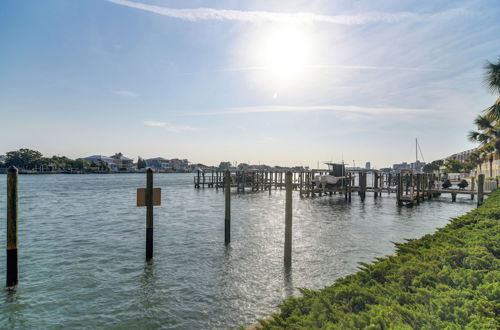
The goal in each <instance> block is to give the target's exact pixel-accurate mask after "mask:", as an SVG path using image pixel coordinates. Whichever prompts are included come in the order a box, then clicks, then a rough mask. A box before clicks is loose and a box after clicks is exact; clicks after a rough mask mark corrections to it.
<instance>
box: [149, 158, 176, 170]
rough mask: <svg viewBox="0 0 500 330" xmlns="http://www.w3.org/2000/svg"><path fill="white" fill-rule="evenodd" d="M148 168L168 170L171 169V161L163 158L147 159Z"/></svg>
mask: <svg viewBox="0 0 500 330" xmlns="http://www.w3.org/2000/svg"><path fill="white" fill-rule="evenodd" d="M145 162H146V167H150V168H152V169H155V170H167V169H169V168H170V160H168V159H165V158H163V157H156V158H150V159H146V160H145Z"/></svg>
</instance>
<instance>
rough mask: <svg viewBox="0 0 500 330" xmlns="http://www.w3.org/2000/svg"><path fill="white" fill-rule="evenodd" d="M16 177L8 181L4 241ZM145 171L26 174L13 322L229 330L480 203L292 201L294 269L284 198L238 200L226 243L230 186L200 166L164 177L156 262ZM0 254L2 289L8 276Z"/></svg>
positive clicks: (2, 315)
mask: <svg viewBox="0 0 500 330" xmlns="http://www.w3.org/2000/svg"><path fill="white" fill-rule="evenodd" d="M5 184H6V177H5V176H4V175H2V176H0V220H1V221H0V245H1V246H5V215H6V209H5V204H6V196H5V194H6V189H5ZM143 186H145V175H144V174H123V175H40V176H20V189H21V192H20V200H21V202H20V208H21V213H20V227H19V241H20V244H19V245H20V247H19V257H20V266H19V268H20V286H19V288H18V290H17V292H15V293H10V292H8V291H7V290H0V299H1V301H2V303H1V304H0V328H39V329H40V328H56V329H57V328H67V327H73V328H142V329H149V328H158V327H162V328H170V329H219V328H233V327H238V326H241V325H249V324H252V323H254V322H255V320H256V319H257V318H263V317H265V316H266V315H268V314H270V313H273V312H275V311H277V305H278V304H279V303H280V302H281V301H283V299H285V298H287V297H289V296H291V295H298V294H299V293H298V291H297V288H300V287H306V288H312V289H318V288H322V287H324V286H326V285H330V284H332V283H333V282H334V280H335V279H337V278H339V277H342V276H345V275H347V274H350V273H353V272H356V271H357V267H358V263H359V262H370V261H373V260H374V258H375V257H382V256H385V255H388V254H391V253H393V252H394V247H393V244H392V243H391V241H393V242H394V241H396V242H401V241H403V240H404V239H405V238H416V237H419V236H422V235H423V234H427V233H432V232H433V231H434V230H435V229H436V228H437V227H442V226H443V225H445V224H446V223H447V222H448V220H449V218H450V217H456V216H459V215H462V214H464V213H466V212H467V211H469V210H471V209H472V208H473V207H474V203H473V202H471V201H470V200H469V198H468V197H467V198H465V197H461V196H460V195H459V196H458V197H457V203H451V202H450V200H451V199H450V198H449V196H448V197H443V198H441V199H438V200H433V201H432V202H425V203H424V204H422V205H420V206H418V207H413V208H409V207H403V208H397V207H396V206H395V204H396V202H395V199H394V194H392V195H391V196H387V195H386V194H384V196H383V197H382V198H378V199H377V200H374V199H373V197H372V195H368V196H367V199H366V202H365V203H361V202H360V201H359V198H357V196H354V195H353V202H352V203H351V204H350V205H347V204H345V203H344V201H343V198H341V197H339V196H335V195H334V196H332V197H321V198H320V197H318V198H314V199H303V200H300V199H299V198H298V196H297V195H298V194H294V201H293V202H294V205H293V212H294V218H293V265H292V272H291V274H288V273H287V274H285V271H284V269H283V245H284V209H285V205H284V198H285V192H284V190H283V191H279V190H277V191H275V190H273V191H272V195H271V196H269V195H268V194H267V193H263V192H259V193H246V194H240V195H236V194H233V195H232V219H233V220H232V237H231V238H232V242H231V244H230V246H229V247H225V246H224V199H223V193H222V191H221V190H219V191H218V192H216V191H215V189H200V190H195V189H193V187H192V175H191V174H159V175H155V186H156V187H161V188H162V206H160V207H155V260H154V262H153V263H152V264H150V265H148V264H146V263H145V262H144V244H145V212H146V210H145V208H137V207H135V197H136V196H135V195H136V188H137V187H143ZM5 263H6V261H5V253H4V252H2V253H0V273H1V276H0V280H1V282H0V284H1V285H2V286H3V285H4V284H3V283H4V282H3V281H5Z"/></svg>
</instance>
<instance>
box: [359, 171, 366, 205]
mask: <svg viewBox="0 0 500 330" xmlns="http://www.w3.org/2000/svg"><path fill="white" fill-rule="evenodd" d="M359 179H360V186H361V187H360V188H361V201H362V202H364V201H365V198H366V173H359Z"/></svg>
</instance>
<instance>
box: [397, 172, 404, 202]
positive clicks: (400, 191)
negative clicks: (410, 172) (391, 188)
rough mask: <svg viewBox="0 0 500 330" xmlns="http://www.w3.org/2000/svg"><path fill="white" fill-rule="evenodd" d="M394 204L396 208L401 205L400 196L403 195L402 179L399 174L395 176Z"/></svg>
mask: <svg viewBox="0 0 500 330" xmlns="http://www.w3.org/2000/svg"><path fill="white" fill-rule="evenodd" d="M396 184H397V187H396V204H397V205H398V206H401V205H403V203H402V201H401V196H402V195H403V177H402V175H401V173H398V174H396Z"/></svg>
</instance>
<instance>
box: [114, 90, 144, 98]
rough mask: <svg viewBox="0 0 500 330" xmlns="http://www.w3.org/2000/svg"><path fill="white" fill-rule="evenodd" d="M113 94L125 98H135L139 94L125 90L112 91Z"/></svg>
mask: <svg viewBox="0 0 500 330" xmlns="http://www.w3.org/2000/svg"><path fill="white" fill-rule="evenodd" d="M113 94H116V95H120V96H127V97H137V96H139V94H137V93H134V92H131V91H127V90H120V91H113Z"/></svg>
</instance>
